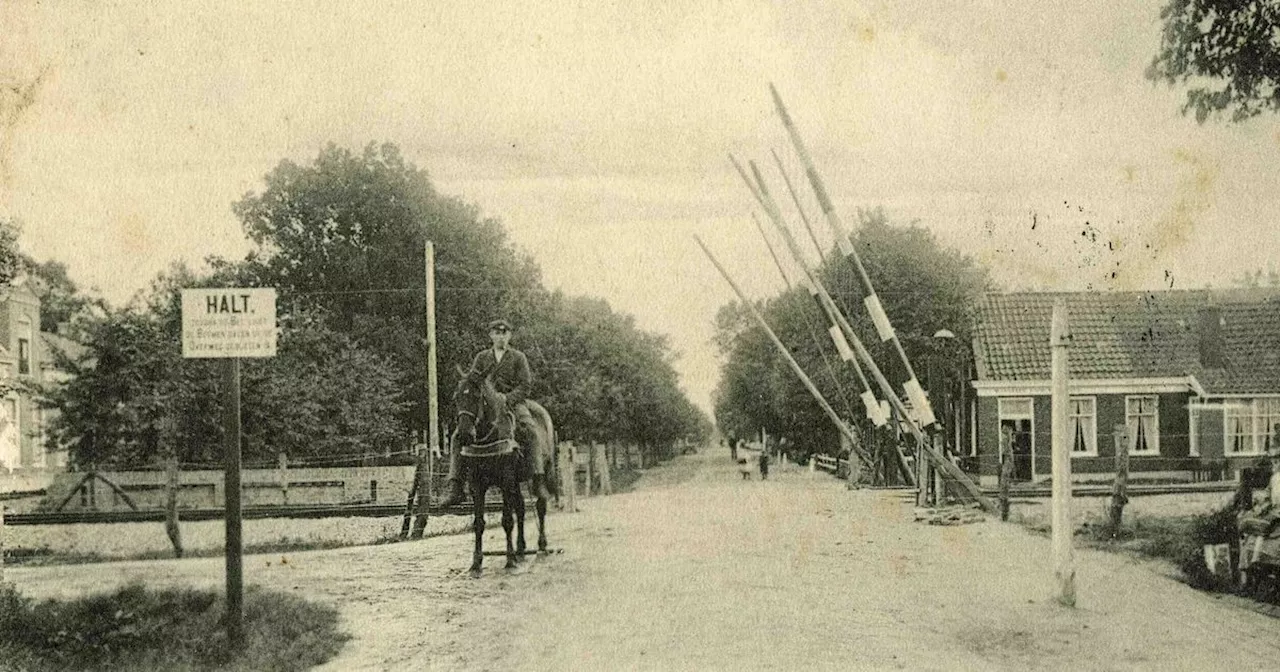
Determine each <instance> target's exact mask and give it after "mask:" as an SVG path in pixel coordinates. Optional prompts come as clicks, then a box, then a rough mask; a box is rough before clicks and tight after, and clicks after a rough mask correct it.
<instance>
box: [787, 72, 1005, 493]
mask: <svg viewBox="0 0 1280 672" xmlns="http://www.w3.org/2000/svg"><path fill="white" fill-rule="evenodd" d="M769 92H770V93H771V94H773V102H774V106H775V107H776V108H777V110H778V115H779V116H780V117H782V123H783V125H784V126H786V129H787V135H789V136H790V137H791V142H792V144H793V145H795V148H796V153H798V154H799V155H800V160H801V161H802V162H803V163H804V166H805V173H806V174H807V175H808V177H809V184H810V185H811V186H812V187H813V190H814V193H815V194H816V195H817V197H818V205H819V206H820V207H821V208H822V212H823V214H824V215H826V217H827V223H828V224H829V225H830V226H831V228H832V229H833V231H834V232H835V236H836V244H837V245H838V246H839V247H840V252H841V253H842V254H844V255H845V257H846V258H847V259H850V260H851V263H852V264H853V266H854V268H855V269H856V270H857V271H858V276H859V277H860V278H861V279H862V283H863V286H864V287H865V288H866V290H867V293H868V296H867V297H866V299H864V304H865V305H866V306H867V311H868V312H869V313H870V314H871V319H872V321H873V322H875V325H876V331H877V332H878V333H879V334H880V338H881V339H882V340H891V341H892V342H893V345H894V349H895V350H897V352H898V356H899V358H901V360H902V363H903V365H904V366H905V367H906V369H907V373H908V375H909V378H908V380H907V382H906V383H904V384H903V389H904V391H905V392H906V393H907V396H908V397H909V398H911V402H912V405H913V406H915V407H916V409H917V412H918V413H919V414H920V415H919V417H912V416H911V415H910V414H908V413H906V409H905V408H903V404H902V402H901V400H899V399H898V396H897V395H896V394H894V393H893V391H892V389H891V388H889V387H888V386H889V383H888V381H887V380H886V379H885V378H884V374H883V373H881V372H880V367H878V366H876V364H875V362H874V361H872V360H871V355H870V353H868V352H867V351H866V348H864V347H862V342H861V341H859V340H856V337H857V335H856V334H854V338H855V340H854V345H855V346H857V348H858V354H859V355H860V356H862V357H863V358H865V359H866V360H867V361H868V362H869V363H870V366H871V370H872V373H874V374H875V377H876V381H877V382H879V383H880V385H881V386H882V387H885V388H888V389H886V392H885V394H886V395H887V396H888V398H889V402H890V403H891V404H893V405H894V407H895V408H896V409H897V410H898V412H900V413H902V416H903V419H904V420H906V423H907V427H908V428H909V429H910V430H911V433H912V434H913V435H914V436H915V438H916V442H917V445H918V446H919V448H920V452H921V454H924V455H928V456H929V459H930V460H932V461H933V463H934V466H936V467H938V468H939V469H942V470H943V472H944V473H946V474H947V475H948V476H950V477H951V478H952V479H953V480H955V481H956V482H957V483H959V484H960V486H961V487H963V488H964V489H965V491H966V492H968V493H969V495H970V496H971V497H973V498H974V500H976V501H977V502H978V503H979V504H980V505H981V506H982V508H983V509H984V510H985V511H987V512H988V513H991V514H993V515H994V514H995V513H996V512H997V509H996V506H995V503H994V502H992V501H991V500H990V499H989V498H987V497H986V496H985V495H983V494H982V490H981V489H980V488H979V487H978V484H977V483H974V482H973V479H971V478H969V475H968V474H966V473H964V472H963V471H961V469H960V467H957V466H956V465H955V464H954V463H952V462H951V460H948V459H947V458H946V456H945V455H943V454H942V452H941V451H939V450H938V449H937V448H935V447H934V446H933V444H932V443H931V442H930V441H928V440H926V438H925V436H924V432H923V431H922V430H923V428H924V427H927V426H929V425H931V424H934V423H935V422H937V419H936V418H934V417H933V411H932V410H931V409H930V408H929V401H928V399H927V398H926V397H925V396H924V390H922V389H921V388H920V382H919V381H918V380H917V379H916V373H915V369H913V368H911V362H910V361H909V360H908V359H907V354H906V352H905V351H903V349H902V343H901V342H899V341H898V336H897V334H895V333H894V331H893V327H892V326H891V325H890V324H889V318H888V316H887V315H885V313H884V309H883V307H881V305H880V299H879V298H878V297H877V296H876V294H875V288H874V287H873V286H872V285H871V278H869V277H868V276H867V271H866V269H865V268H864V267H863V265H862V260H861V258H859V257H858V253H857V250H855V249H854V247H853V245H852V243H850V242H849V237H848V235H846V234H845V233H844V226H843V224H841V222H840V216H839V215H838V214H837V213H836V211H835V208H834V206H833V205H832V204H831V199H830V198H829V197H828V196H827V191H826V188H825V187H824V186H823V183H822V178H821V177H819V176H818V171H817V169H816V168H815V167H814V165H813V160H812V159H811V158H810V157H809V151H808V150H807V149H805V146H804V141H803V140H801V138H800V133H799V131H797V130H796V127H795V124H794V123H792V121H791V116H790V115H789V114H787V108H786V106H785V105H783V104H782V97H781V96H779V95H778V90H777V89H776V88H774V86H773V84H770V85H769ZM841 326H847V322H846V323H844V324H842V325H841ZM917 423H918V424H917Z"/></svg>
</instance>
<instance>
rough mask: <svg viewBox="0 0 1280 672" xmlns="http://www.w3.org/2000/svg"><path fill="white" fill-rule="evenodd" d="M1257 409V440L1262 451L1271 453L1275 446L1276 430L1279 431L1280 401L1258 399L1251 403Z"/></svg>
mask: <svg viewBox="0 0 1280 672" xmlns="http://www.w3.org/2000/svg"><path fill="white" fill-rule="evenodd" d="M1253 403H1254V404H1255V405H1256V407H1257V410H1258V412H1257V414H1256V415H1255V416H1254V417H1255V418H1257V423H1256V424H1257V428H1258V440H1259V441H1260V442H1261V443H1262V449H1263V450H1264V451H1266V452H1271V451H1272V450H1273V449H1275V448H1277V447H1280V446H1276V440H1277V439H1280V437H1277V436H1276V434H1277V430H1280V427H1277V425H1280V399H1258V400H1255V401H1254V402H1253Z"/></svg>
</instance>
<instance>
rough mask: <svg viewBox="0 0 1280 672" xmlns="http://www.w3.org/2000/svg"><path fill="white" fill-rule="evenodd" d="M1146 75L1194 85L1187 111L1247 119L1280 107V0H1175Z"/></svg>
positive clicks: (1203, 117) (1201, 117)
mask: <svg viewBox="0 0 1280 672" xmlns="http://www.w3.org/2000/svg"><path fill="white" fill-rule="evenodd" d="M1160 19H1161V21H1162V22H1163V30H1162V32H1161V39H1160V50H1159V52H1158V53H1157V54H1156V56H1155V58H1154V59H1153V60H1152V61H1151V65H1150V66H1149V67H1148V68H1147V77H1148V78H1149V79H1152V80H1155V81H1163V82H1166V83H1168V84H1171V85H1175V84H1187V83H1190V84H1192V86H1191V88H1190V89H1188V90H1187V101H1186V104H1185V105H1184V106H1183V112H1184V113H1189V112H1191V113H1194V114H1195V115H1196V119H1197V120H1198V121H1201V122H1203V121H1205V120H1206V119H1208V118H1209V117H1211V116H1220V115H1224V114H1230V118H1231V120H1232V121H1237V122H1238V121H1243V120H1245V119H1249V118H1251V117H1255V116H1257V115H1259V114H1262V113H1263V112H1275V111H1278V110H1280V39H1277V37H1276V27H1277V26H1280V0H1170V2H1169V4H1167V5H1165V7H1164V9H1162V10H1161V12H1160Z"/></svg>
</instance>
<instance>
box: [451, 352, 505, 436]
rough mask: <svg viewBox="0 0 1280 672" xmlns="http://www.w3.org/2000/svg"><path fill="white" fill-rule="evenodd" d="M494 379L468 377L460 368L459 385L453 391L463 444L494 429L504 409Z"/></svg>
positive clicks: (459, 433)
mask: <svg viewBox="0 0 1280 672" xmlns="http://www.w3.org/2000/svg"><path fill="white" fill-rule="evenodd" d="M500 404H501V401H500V400H499V398H498V392H497V390H496V389H494V387H493V381H492V380H490V379H489V378H487V377H486V378H484V379H482V380H480V381H479V382H475V381H471V380H468V379H467V376H466V374H464V373H463V371H462V369H461V368H459V369H458V387H457V389H455V390H454V392H453V406H454V409H455V411H456V412H457V428H458V429H457V437H458V440H459V441H460V442H461V443H462V444H463V445H467V444H471V443H474V442H475V440H476V437H477V436H486V435H488V434H489V432H491V431H492V429H493V424H494V421H495V420H496V419H497V418H498V417H499V415H500V413H501V412H502V409H501V408H499V405H500Z"/></svg>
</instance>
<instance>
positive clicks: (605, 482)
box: [592, 443, 613, 495]
mask: <svg viewBox="0 0 1280 672" xmlns="http://www.w3.org/2000/svg"><path fill="white" fill-rule="evenodd" d="M592 451H593V452H595V454H596V459H595V463H596V470H597V475H598V476H599V477H600V494H602V495H612V494H613V482H612V480H611V479H610V474H609V466H610V464H609V463H610V462H611V460H610V459H609V447H608V446H607V445H605V444H603V443H597V444H594V445H593V446H592Z"/></svg>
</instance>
